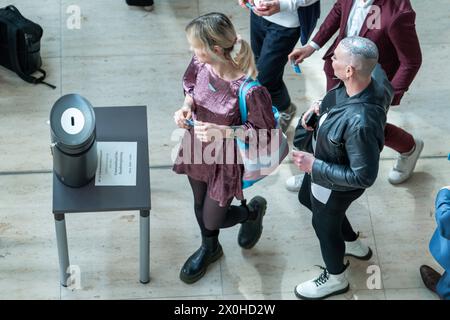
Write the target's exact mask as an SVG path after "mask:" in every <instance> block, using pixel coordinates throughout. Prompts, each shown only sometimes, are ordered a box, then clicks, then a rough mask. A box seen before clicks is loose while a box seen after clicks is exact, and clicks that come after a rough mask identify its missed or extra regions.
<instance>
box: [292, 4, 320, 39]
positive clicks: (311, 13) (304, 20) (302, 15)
mask: <svg viewBox="0 0 450 320" xmlns="http://www.w3.org/2000/svg"><path fill="white" fill-rule="evenodd" d="M297 11H298V19H299V20H300V32H301V35H300V42H301V43H302V45H303V46H304V45H306V44H307V43H308V41H309V38H310V37H311V35H312V33H313V31H314V28H315V27H316V25H317V21H318V20H319V18H320V0H319V1H317V2H316V3H314V4H312V5H310V6H307V7H299V8H298V10H297Z"/></svg>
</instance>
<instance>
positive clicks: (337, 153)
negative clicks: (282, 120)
mask: <svg viewBox="0 0 450 320" xmlns="http://www.w3.org/2000/svg"><path fill="white" fill-rule="evenodd" d="M378 57H379V54H378V49H377V46H376V45H375V44H374V43H373V42H372V41H371V40H369V39H366V38H361V37H349V38H345V39H343V40H342V41H341V42H340V44H339V45H338V47H337V48H336V50H335V51H334V56H333V68H334V72H335V74H336V76H337V77H338V78H339V79H340V80H342V83H341V84H340V85H339V86H338V87H336V88H334V89H332V90H331V91H330V92H328V93H327V95H326V96H325V97H324V99H323V101H322V103H321V105H320V108H317V107H316V106H313V107H311V108H310V109H309V110H308V111H307V112H306V113H305V114H304V116H303V117H302V127H300V126H299V127H298V128H297V130H296V139H294V145H295V146H296V147H297V148H298V149H300V150H303V151H294V154H293V159H294V163H295V164H296V166H297V167H298V168H299V169H300V170H301V171H304V172H306V173H307V174H305V178H304V179H303V183H302V187H301V189H300V192H299V201H300V203H301V204H303V205H304V206H306V207H307V208H308V209H310V210H311V211H312V224H313V227H314V230H315V232H316V235H317V237H318V238H319V242H320V249H321V252H322V257H323V260H324V262H325V266H326V267H325V268H323V272H322V274H321V275H320V276H318V277H317V278H314V279H312V280H309V281H306V282H303V283H300V284H299V285H297V286H296V288H295V295H296V296H297V297H299V298H302V299H323V298H326V297H329V296H332V295H336V294H340V293H344V292H346V291H348V290H349V283H348V281H347V279H346V276H345V271H346V269H347V267H348V262H347V263H346V264H344V256H345V255H348V256H353V257H355V258H357V259H361V260H369V259H370V258H371V256H372V251H371V249H370V248H369V247H368V246H366V245H365V244H363V243H362V242H361V241H360V239H359V234H357V233H355V231H353V228H352V226H351V224H350V222H349V220H348V219H347V217H346V211H347V209H348V208H349V206H350V205H351V203H352V202H353V201H355V200H356V199H358V198H359V197H360V196H361V195H362V194H363V193H364V191H365V189H367V188H369V187H370V186H371V185H372V184H373V183H374V182H375V179H376V178H377V175H378V162H379V158H380V152H381V150H382V149H383V146H384V127H385V124H386V113H387V110H388V108H389V106H390V104H391V101H392V98H393V96H394V92H393V88H392V86H391V84H390V82H389V80H388V78H387V76H386V74H385V72H384V71H383V70H382V69H381V67H380V65H379V64H378ZM311 113H316V114H317V116H318V119H317V124H316V125H315V126H314V128H312V127H309V126H307V125H306V120H307V118H308V117H309V116H310V114H311ZM308 123H310V122H308ZM304 151H306V152H304Z"/></svg>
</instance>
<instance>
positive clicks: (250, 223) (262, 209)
mask: <svg viewBox="0 0 450 320" xmlns="http://www.w3.org/2000/svg"><path fill="white" fill-rule="evenodd" d="M247 207H248V210H249V211H251V212H255V211H256V212H257V215H256V219H255V220H247V221H245V222H243V223H242V225H241V228H240V229H239V234H238V243H239V245H240V246H241V247H242V248H244V249H251V248H253V247H254V246H255V245H256V243H257V242H258V241H259V239H260V238H261V234H262V230H263V224H262V223H263V217H264V215H265V214H266V209H267V201H266V199H264V198H263V197H254V198H253V199H252V200H251V201H250V203H249V204H248V206H247Z"/></svg>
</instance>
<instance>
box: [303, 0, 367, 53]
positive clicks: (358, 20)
mask: <svg viewBox="0 0 450 320" xmlns="http://www.w3.org/2000/svg"><path fill="white" fill-rule="evenodd" d="M372 4H373V0H353V6H352V9H351V10H350V15H349V17H348V21H347V30H346V33H347V37H353V36H357V35H359V33H360V32H361V29H362V27H363V24H364V22H365V21H366V18H367V15H368V14H369V12H370V9H371V7H372ZM309 44H310V46H311V47H313V48H314V49H316V50H319V49H320V46H319V45H318V44H317V43H315V42H314V41H311V42H310V43H309Z"/></svg>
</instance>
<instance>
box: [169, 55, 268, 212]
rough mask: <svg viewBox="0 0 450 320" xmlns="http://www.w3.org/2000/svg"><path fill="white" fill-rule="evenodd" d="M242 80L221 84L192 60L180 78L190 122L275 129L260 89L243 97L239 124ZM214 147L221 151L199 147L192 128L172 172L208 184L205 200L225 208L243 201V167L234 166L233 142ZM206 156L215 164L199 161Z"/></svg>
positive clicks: (243, 79) (206, 66)
mask: <svg viewBox="0 0 450 320" xmlns="http://www.w3.org/2000/svg"><path fill="white" fill-rule="evenodd" d="M245 78H246V77H245V76H243V77H242V78H240V79H238V80H233V81H226V80H223V79H222V78H220V77H219V76H217V75H216V74H215V73H214V71H213V70H212V69H211V67H210V66H209V65H207V64H204V63H200V62H199V61H198V60H197V58H196V56H194V57H193V58H192V61H191V63H190V64H189V66H188V68H187V70H186V73H185V75H184V77H183V88H184V92H185V94H188V95H190V96H191V97H192V98H193V100H194V105H193V108H192V111H193V118H194V119H195V120H197V121H203V122H210V123H215V124H218V125H227V126H240V125H241V126H242V128H243V129H244V130H258V129H273V128H275V119H274V117H273V113H272V100H271V98H270V95H269V92H268V91H267V89H266V88H265V87H262V86H259V87H253V88H251V89H250V90H249V92H248V94H247V97H246V99H247V110H248V117H247V122H246V123H244V124H243V123H242V121H241V116H240V112H239V98H238V91H239V87H240V85H241V84H242V83H243V82H244V81H245ZM213 143H214V142H213ZM217 143H220V144H221V146H222V148H217V146H215V147H214V148H211V143H202V142H201V141H200V140H198V139H197V138H196V137H195V135H194V129H193V128H191V129H189V130H187V131H186V133H185V135H184V137H183V141H182V143H181V146H180V150H179V153H178V157H177V159H176V161H175V164H174V167H173V171H175V172H176V173H178V174H187V175H188V176H189V177H191V178H193V179H195V180H199V181H203V182H205V183H207V185H208V191H207V192H208V196H209V197H210V198H211V199H213V200H215V201H218V202H219V205H220V206H225V205H226V203H227V202H228V200H229V199H232V198H233V197H236V198H237V199H239V200H242V199H243V198H244V195H243V193H242V175H243V171H244V166H243V165H242V164H238V163H237V154H238V150H237V146H236V142H235V140H233V139H224V140H221V141H218V142H216V144H217ZM195 145H197V146H198V145H200V148H195V147H194V146H195ZM186 146H191V147H186ZM208 146H209V148H208ZM230 147H231V148H230ZM185 149H186V150H185ZM205 149H206V150H205ZM211 149H212V150H213V151H212V152H210V150H211ZM194 150H195V151H194ZM230 152H231V154H230ZM205 154H211V155H212V156H213V157H216V158H215V159H216V161H214V162H213V163H211V160H206V158H205V157H202V155H205ZM186 159H189V160H188V161H186ZM199 160H200V161H199ZM230 160H231V161H230Z"/></svg>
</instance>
